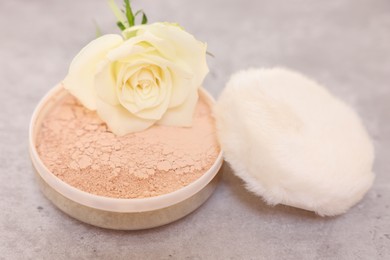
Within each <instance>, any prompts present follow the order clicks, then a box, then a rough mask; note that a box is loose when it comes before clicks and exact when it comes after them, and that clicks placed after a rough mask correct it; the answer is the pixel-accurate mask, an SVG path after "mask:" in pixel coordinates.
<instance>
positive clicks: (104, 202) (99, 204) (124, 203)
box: [29, 83, 223, 213]
mask: <svg viewBox="0 0 390 260" xmlns="http://www.w3.org/2000/svg"><path fill="white" fill-rule="evenodd" d="M61 92H63V93H62V95H65V93H66V92H65V91H64V88H63V85H62V84H61V83H60V84H57V85H56V86H55V87H54V88H52V89H51V90H50V91H49V92H47V93H46V95H45V96H44V97H43V98H42V99H41V100H40V101H39V103H38V105H37V106H36V108H35V109H34V112H33V114H32V117H31V120H30V125H29V152H30V158H31V161H32V164H33V166H34V168H35V170H36V171H37V173H38V174H39V175H40V176H41V177H42V179H43V180H44V181H45V182H46V183H47V184H48V185H49V186H51V187H52V188H53V189H54V190H56V191H57V192H58V193H60V194H61V195H63V196H65V197H66V198H68V199H70V200H72V201H75V202H77V203H79V204H82V205H84V206H87V207H91V208H95V209H100V210H104V211H112V212H121V213H130V212H145V211H153V210H158V209H162V208H166V207H169V206H172V205H174V204H177V203H179V202H181V201H184V200H186V199H187V198H190V197H191V196H193V195H195V194H196V193H197V192H198V191H200V190H202V189H203V188H204V187H205V186H206V185H207V184H208V183H209V182H210V181H211V180H212V179H213V178H214V177H215V175H216V174H217V173H218V171H219V169H220V168H221V166H222V163H223V152H222V150H221V151H220V152H219V154H218V157H217V158H216V160H215V162H214V163H213V165H212V166H211V167H210V169H208V170H207V171H206V172H205V173H204V174H203V175H202V176H200V177H199V178H198V179H197V180H195V181H193V182H192V183H190V184H188V185H187V186H185V187H183V188H180V189H178V190H176V191H173V192H170V193H167V194H163V195H159V196H155V197H148V198H135V199H120V198H111V197H105V196H99V195H95V194H92V193H88V192H85V191H82V190H79V189H77V188H75V187H73V186H71V185H70V184H68V183H66V182H64V181H62V180H61V179H60V178H58V177H57V176H55V175H54V174H53V173H51V172H50V170H49V169H48V168H47V167H46V166H45V165H44V163H43V162H42V160H41V158H40V157H39V155H38V152H37V150H36V143H35V141H36V140H35V139H36V133H37V130H38V129H39V127H40V124H39V123H38V121H39V119H42V118H43V117H44V116H45V113H44V112H45V111H44V110H45V109H50V108H51V106H49V104H48V103H49V101H50V100H51V99H52V98H53V97H54V98H56V100H55V101H57V100H58V99H60V98H61V97H62V95H60V94H61ZM199 93H200V95H201V96H202V97H203V98H204V99H205V101H206V102H207V103H208V104H209V105H210V106H212V105H213V104H214V103H215V100H214V98H213V97H212V96H211V95H210V94H209V93H208V92H207V91H206V90H205V89H204V88H200V90H199ZM59 95H60V96H59ZM53 105H54V103H53ZM42 113H43V114H42Z"/></svg>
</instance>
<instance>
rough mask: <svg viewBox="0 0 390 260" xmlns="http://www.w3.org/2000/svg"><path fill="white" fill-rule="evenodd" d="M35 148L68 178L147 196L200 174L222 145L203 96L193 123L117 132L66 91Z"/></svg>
mask: <svg viewBox="0 0 390 260" xmlns="http://www.w3.org/2000/svg"><path fill="white" fill-rule="evenodd" d="M37 150H38V153H39V155H40V158H41V159H42V161H43V162H44V164H45V165H46V167H47V168H48V169H49V170H50V171H51V172H52V173H53V174H55V175H56V176H57V177H58V178H60V179H61V180H63V181H64V182H66V183H68V184H70V185H72V186H74V187H76V188H78V189H80V190H83V191H86V192H89V193H93V194H96V195H101V196H107V197H114V198H144V197H152V196H158V195H162V194H165V193H169V192H172V191H175V190H177V189H180V188H182V187H184V186H186V185H188V184H189V183H191V182H193V181H195V180H196V179H198V178H199V177H200V176H202V175H203V174H204V173H205V172H206V171H207V170H208V169H209V168H210V167H211V165H212V164H213V163H214V162H215V160H216V158H217V156H218V154H219V151H220V148H219V145H218V142H217V139H216V135H215V126H214V120H213V118H212V116H211V109H210V107H209V106H208V105H207V104H206V102H205V101H203V100H202V99H199V101H198V104H197V107H196V111H195V113H194V120H193V126H192V127H189V128H184V127H166V126H160V125H155V126H152V127H151V128H149V129H147V130H145V131H142V132H137V133H131V134H127V135H125V136H115V135H114V134H113V133H111V132H110V131H109V130H108V128H107V126H106V124H105V123H104V122H102V121H101V120H100V119H99V117H98V116H97V114H96V112H93V111H89V110H87V109H86V108H84V107H83V106H82V105H81V104H80V103H79V102H78V101H77V100H76V99H75V98H74V97H73V96H71V95H69V94H67V95H66V96H65V97H64V98H63V99H62V100H60V102H59V103H58V105H56V106H55V107H54V108H53V109H52V110H51V111H50V112H49V113H48V114H47V115H46V116H45V118H44V119H43V122H42V126H41V128H40V130H39V132H38V136H37Z"/></svg>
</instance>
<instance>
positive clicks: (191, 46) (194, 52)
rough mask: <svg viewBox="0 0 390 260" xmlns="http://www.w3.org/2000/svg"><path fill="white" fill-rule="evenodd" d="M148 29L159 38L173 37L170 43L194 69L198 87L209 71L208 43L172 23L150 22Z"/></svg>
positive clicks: (178, 54)
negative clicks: (207, 60) (207, 58)
mask: <svg viewBox="0 0 390 260" xmlns="http://www.w3.org/2000/svg"><path fill="white" fill-rule="evenodd" d="M141 30H142V28H140V29H139V31H138V34H139V33H140V31H141ZM147 30H148V31H149V32H150V33H151V34H153V35H155V36H157V37H159V38H163V39H173V40H172V41H170V44H172V46H173V48H174V49H175V51H176V56H177V57H179V59H180V60H183V61H185V62H186V63H187V64H188V65H189V67H190V68H191V69H193V73H194V75H195V77H194V78H193V84H194V85H195V86H196V87H197V88H198V87H199V86H200V85H201V84H202V82H203V80H204V78H205V76H206V75H207V73H208V72H209V68H208V66H207V62H206V51H207V44H205V43H202V42H200V41H198V40H196V39H195V38H194V36H193V35H191V34H189V33H188V32H186V31H184V30H183V29H182V28H180V27H179V26H174V25H172V24H170V25H167V24H166V23H154V24H150V25H149V26H148V28H147Z"/></svg>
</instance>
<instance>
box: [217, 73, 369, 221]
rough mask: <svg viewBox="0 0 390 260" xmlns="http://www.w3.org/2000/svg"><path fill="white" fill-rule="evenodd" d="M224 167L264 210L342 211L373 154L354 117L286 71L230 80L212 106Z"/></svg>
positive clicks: (364, 179) (362, 182)
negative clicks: (269, 207) (266, 207)
mask: <svg viewBox="0 0 390 260" xmlns="http://www.w3.org/2000/svg"><path fill="white" fill-rule="evenodd" d="M214 114H215V117H216V122H217V132H218V138H219V141H220V144H221V147H222V149H223V151H224V156H225V159H226V161H228V162H229V163H230V165H231V166H232V168H233V170H234V172H235V174H236V175H238V176H239V177H240V178H242V179H243V180H244V181H245V182H246V187H247V188H248V189H249V190H250V191H252V192H254V193H255V194H257V195H260V196H262V197H263V198H264V199H265V201H266V202H267V203H269V204H272V205H275V204H279V203H280V204H285V205H290V206H294V207H298V208H302V209H306V210H311V211H315V212H316V213H317V214H319V215H322V216H325V215H327V216H332V215H337V214H341V213H344V212H345V211H346V210H348V209H349V208H350V207H352V206H353V205H355V204H356V203H357V202H358V201H359V200H360V199H361V198H362V197H363V196H364V194H365V193H366V192H367V190H368V189H369V188H370V187H371V185H372V182H373V180H374V174H373V172H372V164H373V160H374V149H373V145H372V143H371V141H370V138H369V136H368V134H367V132H366V130H365V128H364V127H363V125H362V123H361V120H360V119H359V117H358V116H357V114H356V113H355V112H354V111H353V110H352V109H351V108H350V107H348V106H347V105H346V104H344V103H343V102H342V101H340V100H339V99H337V98H335V97H334V96H332V95H331V94H330V93H329V92H328V91H327V90H326V89H325V88H324V87H322V86H320V85H318V84H317V83H316V82H314V81H312V80H310V79H308V78H306V77H304V76H302V75H301V74H299V73H296V72H292V71H289V70H286V69H281V68H274V69H250V70H246V71H241V72H238V73H236V74H235V75H233V76H232V78H231V79H230V81H229V82H228V84H227V86H226V87H225V89H224V91H223V93H222V94H221V96H220V98H219V100H218V102H217V104H216V105H215V108H214Z"/></svg>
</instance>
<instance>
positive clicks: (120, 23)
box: [116, 21, 126, 31]
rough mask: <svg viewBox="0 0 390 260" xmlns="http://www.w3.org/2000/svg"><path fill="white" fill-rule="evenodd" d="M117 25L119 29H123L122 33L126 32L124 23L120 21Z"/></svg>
mask: <svg viewBox="0 0 390 260" xmlns="http://www.w3.org/2000/svg"><path fill="white" fill-rule="evenodd" d="M116 25H117V26H118V27H119V29H121V31H124V30H126V26H124V25H123V23H122V22H119V21H118V22H117V23H116Z"/></svg>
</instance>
